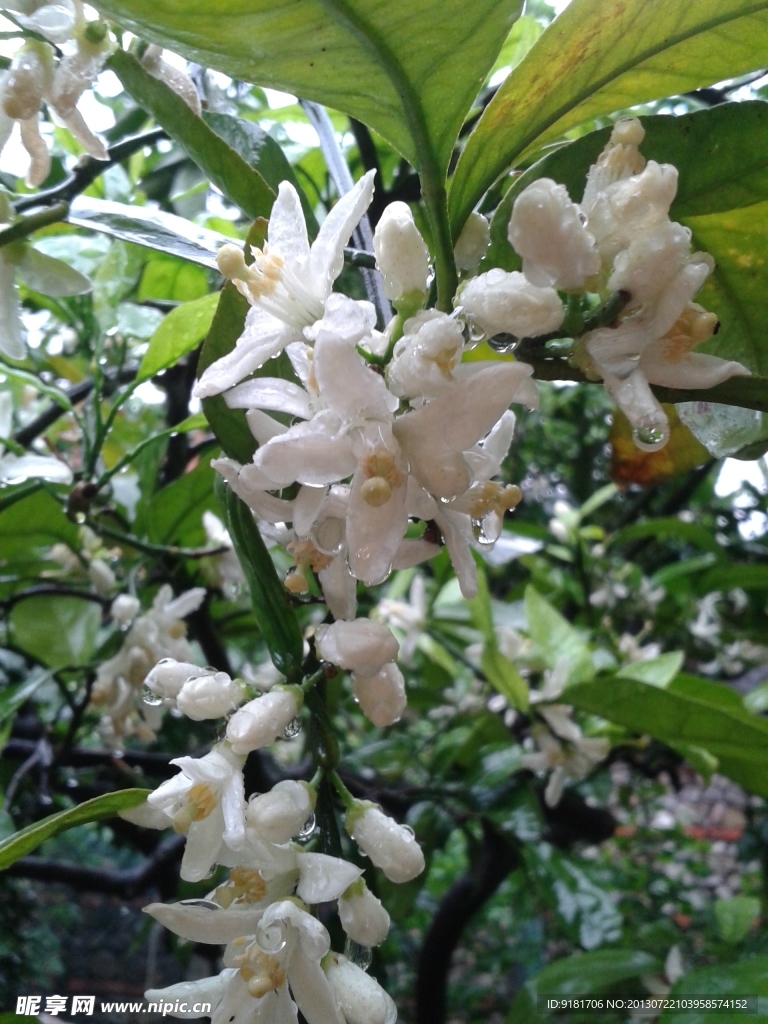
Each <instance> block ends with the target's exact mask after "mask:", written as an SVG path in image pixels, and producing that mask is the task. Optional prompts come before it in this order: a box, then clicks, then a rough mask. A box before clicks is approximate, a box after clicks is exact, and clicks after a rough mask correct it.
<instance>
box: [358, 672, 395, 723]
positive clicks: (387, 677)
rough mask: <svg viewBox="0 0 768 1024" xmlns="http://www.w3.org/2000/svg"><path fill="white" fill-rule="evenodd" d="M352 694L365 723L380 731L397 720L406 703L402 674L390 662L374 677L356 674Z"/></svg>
mask: <svg viewBox="0 0 768 1024" xmlns="http://www.w3.org/2000/svg"><path fill="white" fill-rule="evenodd" d="M352 693H353V694H354V695H355V700H356V701H357V703H358V704H359V705H360V709H361V711H362V712H363V714H364V715H365V717H366V718H367V719H368V721H369V722H373V724H374V725H378V726H380V727H382V728H383V727H384V726H386V725H393V724H394V723H395V722H397V721H399V720H400V718H401V717H402V714H403V711H405V708H406V705H407V703H408V698H407V697H406V695H405V680H404V679H403V673H402V672H401V671H400V669H399V668H398V667H397V665H395V663H394V662H392V661H390V662H388V663H387V664H386V665H384V667H383V668H382V669H381V670H380V671H379V672H377V673H376V675H375V676H361V675H359V674H358V673H357V672H355V674H354V676H353V677H352Z"/></svg>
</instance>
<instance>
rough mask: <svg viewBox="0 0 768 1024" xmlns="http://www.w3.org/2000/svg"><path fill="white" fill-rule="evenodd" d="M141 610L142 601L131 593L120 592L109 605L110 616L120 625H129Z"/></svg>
mask: <svg viewBox="0 0 768 1024" xmlns="http://www.w3.org/2000/svg"><path fill="white" fill-rule="evenodd" d="M140 611H141V602H140V601H139V599H138V597H133V596H132V595H131V594H118V596H117V597H116V598H115V600H114V601H113V602H112V604H111V605H110V607H109V614H110V617H111V618H112V619H113V621H114V622H116V623H117V624H118V625H119V626H128V625H130V624H131V622H133V620H134V619H135V618H136V616H137V615H138V614H139V612H140Z"/></svg>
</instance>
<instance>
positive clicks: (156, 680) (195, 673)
mask: <svg viewBox="0 0 768 1024" xmlns="http://www.w3.org/2000/svg"><path fill="white" fill-rule="evenodd" d="M209 675H212V673H211V670H210V669H206V668H200V667H199V666H198V665H192V664H191V663H190V662H188V661H176V660H175V659H174V658H163V660H162V661H158V663H157V664H156V665H155V667H154V668H153V669H152V671H151V672H150V673H149V675H148V676H147V678H146V679H145V680H144V685H145V686H146V687H147V688H148V689H150V690H151V691H152V692H153V693H156V694H157V695H158V697H170V698H175V697H178V695H179V691H180V690H181V688H182V686H183V685H184V683H186V681H187V680H188V679H197V678H198V677H199V676H209Z"/></svg>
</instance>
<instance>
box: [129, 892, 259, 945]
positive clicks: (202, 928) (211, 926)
mask: <svg viewBox="0 0 768 1024" xmlns="http://www.w3.org/2000/svg"><path fill="white" fill-rule="evenodd" d="M265 906H266V904H259V903H237V904H233V905H232V906H231V907H227V908H226V909H224V908H219V909H218V910H214V909H213V907H205V906H193V905H191V904H186V905H185V904H184V902H181V903H150V904H149V906H146V907H144V908H143V910H144V913H145V914H149V916H150V917H153V918H154V919H155V920H156V921H159V922H160V924H161V925H162V926H163V927H164V928H167V929H168V930H169V931H171V932H173V933H174V935H179V936H180V937H181V938H182V939H189V940H190V942H209V943H213V944H219V943H224V942H231V941H232V940H233V939H236V938H237V937H238V936H240V935H253V934H254V932H255V931H256V928H257V927H258V924H259V921H260V920H261V916H262V914H263V913H264V909H265Z"/></svg>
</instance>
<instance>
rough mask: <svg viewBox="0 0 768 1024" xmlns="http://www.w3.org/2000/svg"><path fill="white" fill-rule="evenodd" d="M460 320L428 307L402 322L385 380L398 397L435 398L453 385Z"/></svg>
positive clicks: (461, 339)
mask: <svg viewBox="0 0 768 1024" xmlns="http://www.w3.org/2000/svg"><path fill="white" fill-rule="evenodd" d="M463 347H464V332H463V331H462V325H461V322H460V321H459V320H457V319H455V318H454V317H452V316H446V314H445V313H438V312H437V310H434V309H430V310H424V311H423V312H421V313H418V314H417V315H416V316H415V317H412V318H411V319H410V320H408V321H407V322H406V324H405V333H404V335H403V337H402V338H401V339H400V340H399V341H398V343H397V345H396V346H395V351H394V358H393V359H392V362H391V363H390V364H389V370H388V372H387V383H388V385H389V390H390V391H391V392H392V393H393V394H395V395H397V396H398V398H436V397H437V396H438V395H442V394H444V393H445V392H446V391H450V390H451V388H452V387H453V385H454V377H453V370H454V369H455V367H456V365H457V364H458V363H459V362H460V361H461V352H462V349H463Z"/></svg>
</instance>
